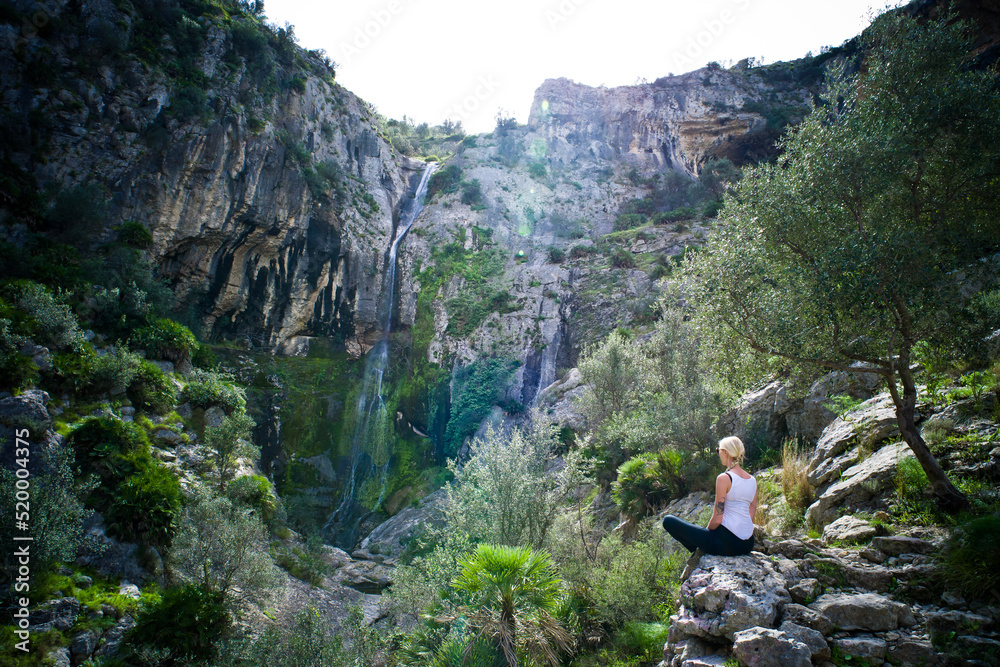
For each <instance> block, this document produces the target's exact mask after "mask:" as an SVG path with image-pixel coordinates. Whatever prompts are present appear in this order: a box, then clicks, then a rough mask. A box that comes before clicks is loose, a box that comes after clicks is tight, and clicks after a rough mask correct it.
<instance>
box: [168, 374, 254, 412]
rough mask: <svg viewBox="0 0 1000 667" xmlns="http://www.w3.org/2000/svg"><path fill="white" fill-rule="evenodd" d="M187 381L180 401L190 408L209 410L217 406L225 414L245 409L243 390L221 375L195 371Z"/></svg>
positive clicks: (245, 400) (245, 401)
mask: <svg viewBox="0 0 1000 667" xmlns="http://www.w3.org/2000/svg"><path fill="white" fill-rule="evenodd" d="M189 380H190V381H189V382H188V383H187V385H185V386H184V388H183V389H182V390H181V401H183V402H185V403H190V404H191V406H192V407H196V408H210V407H212V406H213V405H218V406H221V407H222V408H223V410H225V411H226V413H227V414H232V412H233V411H234V410H243V409H244V408H245V407H246V403H247V399H246V393H245V392H244V390H243V388H242V387H238V386H236V385H235V384H233V383H232V382H231V381H230V379H229V378H228V377H227V376H225V375H223V374H221V373H216V372H214V371H205V370H200V369H195V370H194V372H193V373H191V375H190V376H189Z"/></svg>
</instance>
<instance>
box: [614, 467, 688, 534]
mask: <svg viewBox="0 0 1000 667" xmlns="http://www.w3.org/2000/svg"><path fill="white" fill-rule="evenodd" d="M685 458H686V457H685V456H684V453H683V452H681V451H678V450H664V451H661V452H656V453H646V454H640V455H639V456H635V457H633V458H631V459H629V460H628V461H626V462H625V463H623V464H622V465H621V467H620V468H618V479H616V480H615V482H614V484H612V487H611V495H612V497H613V498H614V499H615V502H616V503H618V507H619V508H621V511H622V513H623V514H624V515H625V516H627V517H628V518H629V519H631V520H632V521H635V520H637V519H641V518H643V517H645V516H649V515H650V514H651V513H653V512H655V511H656V510H657V509H658V508H659V507H660V506H662V505H663V504H665V503H667V502H668V501H669V500H671V499H672V498H679V497H681V496H683V495H684V494H685V493H687V491H688V489H689V487H690V484H689V482H688V480H687V479H686V476H685V474H684V469H685V467H686V466H685V463H686V461H685Z"/></svg>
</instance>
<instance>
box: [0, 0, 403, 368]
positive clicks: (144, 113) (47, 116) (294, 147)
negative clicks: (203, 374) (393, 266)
mask: <svg viewBox="0 0 1000 667" xmlns="http://www.w3.org/2000/svg"><path fill="white" fill-rule="evenodd" d="M22 5H23V6H22ZM181 6H182V7H183V5H181ZM16 7H17V8H18V9H19V10H20V12H21V14H22V15H23V16H21V17H20V18H23V19H24V22H25V25H27V26H28V27H29V28H30V27H31V25H33V24H32V23H31V21H35V23H39V22H41V23H44V26H43V29H41V30H29V29H28V28H25V27H24V26H22V25H21V22H20V20H19V18H18V17H13V16H12V17H9V18H8V22H7V23H5V24H4V25H3V26H0V27H2V28H3V30H4V36H5V37H6V39H4V40H2V46H0V64H2V67H0V69H2V71H3V75H2V79H0V93H2V95H3V99H4V105H5V107H6V108H8V109H10V110H11V113H9V114H7V116H6V117H5V121H6V123H5V124H6V126H7V127H6V128H5V131H8V130H9V131H11V132H18V131H20V130H21V129H22V128H23V129H24V130H25V131H27V132H29V133H34V135H35V139H40V141H35V142H25V143H24V144H23V145H20V146H18V145H17V142H16V141H11V142H10V144H11V145H10V146H8V150H9V153H8V154H7V155H6V156H5V157H6V158H7V159H8V160H11V161H13V162H15V163H17V164H18V165H20V166H21V167H22V168H24V169H25V170H26V171H28V172H29V173H31V174H32V175H33V176H35V178H37V180H38V182H39V184H40V185H41V186H42V187H44V188H48V189H50V190H52V189H61V190H71V189H72V188H74V187H78V186H83V185H87V186H90V187H93V186H95V185H96V186H98V187H101V188H102V189H103V191H104V193H105V194H106V196H107V199H108V204H109V206H108V213H109V216H108V218H107V219H106V223H107V228H112V227H114V226H115V225H116V224H119V223H121V222H122V221H125V220H132V221H136V222H139V223H141V224H143V225H144V226H145V227H147V229H149V230H150V231H151V232H152V235H153V239H154V243H153V246H152V248H151V249H150V252H151V254H152V256H153V257H154V258H155V260H156V261H157V263H158V264H159V266H160V269H161V273H162V275H163V277H164V278H166V279H167V280H169V281H170V283H171V285H172V286H173V288H174V290H175V293H176V299H177V302H178V304H184V303H191V304H194V305H196V307H197V308H198V311H199V313H200V314H201V315H202V317H203V324H204V325H205V327H206V331H212V332H214V333H215V334H225V335H229V336H240V337H245V338H247V339H249V340H250V341H251V342H252V343H254V344H257V345H265V346H283V347H284V348H285V349H294V348H295V343H296V337H298V336H303V335H309V336H332V337H339V338H342V339H344V340H346V341H348V343H349V344H351V345H352V347H353V349H354V350H355V353H360V352H361V351H362V350H363V349H364V348H365V346H366V344H370V335H369V334H370V333H372V332H373V331H374V330H375V328H376V327H375V318H376V314H375V312H376V304H377V302H378V298H379V294H380V291H381V289H382V285H381V280H380V276H381V275H382V274H383V269H384V267H383V263H384V253H385V249H386V248H387V247H388V245H389V243H390V240H391V238H392V236H393V234H394V228H395V222H396V218H397V216H398V209H399V203H400V201H401V200H402V198H403V197H404V196H405V195H406V194H407V193H408V191H409V190H410V187H411V186H410V182H409V181H410V178H411V177H412V175H413V173H415V172H414V171H413V170H418V169H419V168H420V167H421V166H422V165H421V164H419V163H416V162H413V161H410V160H408V159H405V158H400V157H399V156H397V155H395V154H394V152H393V151H392V150H391V148H390V147H389V146H388V144H387V143H386V142H385V141H384V140H383V139H382V138H381V137H380V136H379V131H378V128H377V125H376V123H375V121H374V119H373V116H372V113H371V111H370V110H369V109H368V108H367V107H366V106H365V104H364V103H363V102H362V101H361V100H359V99H358V98H357V97H355V96H354V95H352V94H351V93H350V92H348V91H346V90H344V89H343V88H341V87H340V86H338V85H337V84H335V83H333V72H332V70H330V69H328V66H327V65H326V64H325V63H324V62H323V61H322V59H321V58H320V57H319V56H317V55H316V54H310V53H305V52H301V51H298V50H291V51H289V53H291V56H289V58H287V60H288V62H289V64H283V61H282V60H281V58H282V54H281V53H280V52H279V53H278V61H279V62H278V66H277V67H276V68H274V69H273V71H272V73H271V76H272V77H276V79H277V82H275V81H271V82H270V83H268V84H267V85H269V86H270V87H271V88H272V90H271V94H270V96H269V97H268V96H266V95H264V94H263V93H262V92H261V91H260V88H261V84H260V82H259V81H258V79H259V78H260V76H259V73H258V70H259V69H260V67H261V66H260V63H259V62H258V61H257V60H255V58H261V59H262V58H264V57H265V56H266V55H267V54H266V53H263V52H262V53H256V54H254V53H250V54H246V55H245V56H244V55H240V50H239V48H238V47H239V44H238V43H237V42H238V39H240V35H244V37H243V40H244V41H248V40H251V44H254V43H255V42H252V40H253V39H256V40H258V43H257V45H258V47H260V44H263V45H264V46H263V47H260V48H264V49H266V48H269V47H268V46H267V44H268V42H267V40H271V41H273V42H275V43H276V45H275V48H280V46H281V44H280V39H282V38H283V39H285V40H286V41H288V40H289V39H290V36H289V35H285V34H284V33H281V31H279V32H278V34H277V36H275V34H274V33H271V34H270V35H268V34H267V33H265V32H263V30H264V29H263V28H261V27H260V25H261V24H259V23H257V22H256V20H255V19H253V18H250V17H248V18H245V19H232V18H231V17H229V16H223V15H221V14H220V15H218V16H211V15H210V14H209V13H206V14H204V15H202V16H200V17H198V18H196V19H192V18H190V16H189V15H187V14H184V15H183V16H182V18H181V21H180V24H181V27H182V28H184V29H185V30H187V32H185V33H178V34H182V36H183V35H189V34H190V35H195V36H196V37H197V39H196V40H195V42H196V43H197V44H200V47H199V48H195V49H194V52H193V54H190V53H189V54H186V57H187V58H188V61H186V64H183V65H178V64H177V63H178V61H177V60H173V61H169V60H168V62H167V63H166V64H161V63H159V62H158V59H170V58H171V57H177V56H178V47H179V44H175V42H179V41H180V39H181V37H178V36H177V35H176V34H174V32H171V30H172V28H171V27H170V26H169V25H164V26H161V28H162V31H163V33H166V34H168V35H171V36H172V37H173V39H170V38H167V37H163V33H161V34H160V35H159V36H160V37H161V38H162V40H163V41H162V42H161V43H160V44H159V45H158V47H157V50H154V52H153V54H152V55H150V54H146V55H143V52H142V51H141V50H140V45H141V44H142V42H141V39H142V37H143V27H144V26H145V25H146V24H147V22H149V21H150V20H166V19H164V18H163V17H162V16H160V17H156V16H154V17H153V18H152V19H151V18H150V15H149V12H154V11H155V10H154V9H149V8H147V9H143V4H142V3H137V5H136V7H138V8H139V9H134V8H132V6H131V5H129V4H128V3H124V4H119V5H116V4H112V3H110V2H104V1H103V0H85V1H83V2H79V3H66V2H53V3H49V4H47V5H45V6H44V8H36V7H35V5H34V3H19V4H18V5H16ZM119 7H122V8H123V9H122V8H119ZM161 9H162V8H161ZM33 11H34V12H36V13H34V14H33V13H32V12H33ZM33 16H34V17H37V20H35V19H33V18H32V17H33ZM170 17H175V15H173V14H171V15H167V18H170ZM184 21H187V22H188V23H189V24H190V25H188V24H184ZM241 31H242V32H241ZM253 31H256V32H253ZM175 32H176V31H175ZM247 33H249V34H250V37H246V36H245V35H246V34H247ZM265 37H266V39H265ZM184 39H189V37H185V38H184ZM191 39H193V38H191ZM261 40H263V41H261ZM109 42H113V43H114V44H116V45H117V49H118V53H117V54H116V56H114V57H104V56H99V57H96V58H95V61H94V62H88V61H87V59H88V57H91V56H92V55H93V54H94V52H95V50H96V49H99V48H100V49H103V48H106V46H107V44H106V43H109ZM188 48H191V46H190V45H188ZM101 53H103V51H101ZM136 54H138V55H136ZM183 55H185V54H182V56H183ZM177 67H180V68H181V69H182V73H181V74H180V75H178V74H177V73H176V68H177ZM185 68H186V69H185ZM39 72H41V74H40V73H39ZM282 76H284V77H285V80H283V81H282V80H281V79H282ZM40 77H45V80H43V81H38V79H39V78H40ZM192 80H194V81H197V82H198V84H199V85H197V86H192V85H190V83H187V82H189V81H192ZM32 81H34V82H36V85H28V82H32ZM192 88H199V89H200V90H197V91H192ZM274 89H277V90H274ZM192 100H194V107H195V108H194V109H193V110H192V109H191V106H192ZM41 120H44V123H41ZM93 231H94V233H96V234H99V235H100V236H99V238H107V237H108V236H109V234H110V232H103V233H102V230H100V229H98V230H93Z"/></svg>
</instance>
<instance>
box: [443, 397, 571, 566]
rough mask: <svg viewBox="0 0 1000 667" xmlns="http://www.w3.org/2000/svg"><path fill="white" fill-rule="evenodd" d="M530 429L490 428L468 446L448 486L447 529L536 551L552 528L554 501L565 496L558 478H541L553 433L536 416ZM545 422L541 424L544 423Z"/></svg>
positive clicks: (451, 463) (552, 444)
mask: <svg viewBox="0 0 1000 667" xmlns="http://www.w3.org/2000/svg"><path fill="white" fill-rule="evenodd" d="M533 422H534V424H535V428H534V429H533V430H532V431H531V432H530V433H528V434H525V433H522V432H521V431H520V430H519V429H512V431H511V432H509V433H507V432H501V431H499V430H497V429H495V428H494V427H493V426H492V425H490V426H487V428H486V433H485V434H484V435H483V436H482V437H481V438H477V439H475V440H474V441H473V442H472V445H471V447H470V449H471V455H470V458H469V460H468V461H467V462H466V463H465V465H463V466H462V468H461V469H459V468H458V466H457V465H455V462H454V461H449V466H448V467H449V469H450V470H451V471H452V473H453V474H454V475H455V479H454V481H453V482H450V483H449V484H448V485H447V492H448V520H449V525H450V526H451V527H452V528H453V529H455V530H459V531H461V532H463V533H465V534H466V535H470V536H476V537H477V538H479V539H482V540H484V541H490V542H494V543H499V544H507V545H512V546H518V545H524V544H527V545H531V546H534V547H538V546H540V545H541V544H542V541H543V540H544V539H545V534H546V532H547V531H548V529H549V526H551V524H552V522H553V520H554V518H555V514H556V510H557V508H558V501H559V499H561V498H562V496H563V495H564V494H565V493H566V489H565V488H563V485H562V480H563V479H565V474H564V473H566V472H568V468H569V466H567V467H566V468H564V469H563V471H562V473H561V474H551V475H547V474H545V467H546V464H547V463H548V462H549V461H550V460H551V458H552V450H553V449H554V448H555V444H556V437H555V432H554V429H553V428H551V427H550V426H549V424H548V422H546V421H545V420H544V419H542V418H541V417H538V416H537V415H535V418H534V420H533ZM543 422H544V424H543Z"/></svg>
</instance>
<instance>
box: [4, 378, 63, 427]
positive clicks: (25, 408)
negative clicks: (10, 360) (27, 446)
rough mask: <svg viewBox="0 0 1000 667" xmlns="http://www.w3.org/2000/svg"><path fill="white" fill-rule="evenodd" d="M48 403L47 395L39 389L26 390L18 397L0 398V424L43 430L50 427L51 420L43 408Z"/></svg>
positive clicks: (46, 410)
mask: <svg viewBox="0 0 1000 667" xmlns="http://www.w3.org/2000/svg"><path fill="white" fill-rule="evenodd" d="M48 402H49V395H48V393H47V392H44V391H41V390H40V389H28V390H27V391H23V392H21V393H20V394H19V395H18V396H8V397H6V398H0V424H5V425H7V426H26V427H29V428H32V429H37V430H45V429H47V428H48V427H49V426H51V425H52V418H51V417H49V411H48V409H47V408H46V407H45V406H46V405H48ZM33 435H38V434H37V433H36V434H33Z"/></svg>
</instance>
